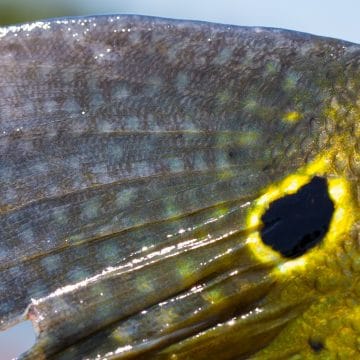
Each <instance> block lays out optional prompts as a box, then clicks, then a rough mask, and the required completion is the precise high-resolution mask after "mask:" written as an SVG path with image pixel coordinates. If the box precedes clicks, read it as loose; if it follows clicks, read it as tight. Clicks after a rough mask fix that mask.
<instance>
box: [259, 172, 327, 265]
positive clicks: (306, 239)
mask: <svg viewBox="0 0 360 360" xmlns="http://www.w3.org/2000/svg"><path fill="white" fill-rule="evenodd" d="M333 213H334V204H333V202H332V200H331V199H330V197H329V194H328V186H327V181H326V179H324V178H322V177H318V176H315V177H313V178H312V180H311V181H310V182H309V183H308V184H306V185H304V186H303V187H301V188H300V189H299V190H298V191H297V192H296V193H295V194H291V195H287V196H284V197H282V198H280V199H278V200H275V201H273V202H272V203H270V206H269V208H268V210H267V211H266V212H265V213H264V214H263V216H262V217H261V221H262V223H263V224H264V227H263V228H262V230H261V239H262V241H263V242H264V243H265V244H266V245H268V246H271V248H272V249H273V250H275V251H278V252H280V253H281V254H282V255H283V256H284V257H287V258H295V257H298V256H301V255H302V254H304V253H305V252H306V251H307V250H309V249H311V248H312V247H314V246H315V245H316V244H318V243H319V242H320V241H321V240H322V239H323V238H324V236H325V235H326V233H327V231H328V229H329V225H330V221H331V218H332V215H333Z"/></svg>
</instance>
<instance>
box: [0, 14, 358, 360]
mask: <svg viewBox="0 0 360 360" xmlns="http://www.w3.org/2000/svg"><path fill="white" fill-rule="evenodd" d="M359 61H360V47H359V46H358V45H355V44H350V43H347V42H344V41H340V40H335V39H328V38H321V37H316V36H312V35H308V34H301V33H296V32H291V31H286V30H277V29H266V28H245V27H237V26H227V25H217V24H210V23H201V22H191V21H175V20H167V19H158V18H149V17H142V16H125V15H121V16H99V17H92V18H75V19H60V20H51V21H44V22H39V23H34V24H25V25H21V26H16V27H10V28H3V29H0V260H1V262H0V284H1V286H0V321H1V324H2V327H3V328H6V327H7V326H9V325H10V324H11V323H13V322H15V321H17V320H19V319H21V318H22V317H23V316H24V315H23V314H24V312H25V316H26V317H28V318H30V319H32V320H33V322H34V325H35V327H36V329H37V330H38V331H39V336H38V341H37V344H36V345H35V346H34V348H33V349H31V350H30V351H29V352H28V353H26V354H24V355H23V359H85V358H86V359H88V358H89V359H93V358H97V356H98V355H99V356H100V358H106V359H123V358H131V357H137V358H142V357H143V358H145V359H192V360H197V359H243V358H244V359H247V358H254V359H289V358H292V359H311V358H314V359H315V358H316V359H318V358H321V359H338V358H340V359H342V358H344V359H348V358H356V356H358V355H359V353H360V349H359V337H360V328H359V323H360V307H359V302H360V290H359V287H360V285H359V284H360V283H359V280H360V276H359V274H360V256H359V254H360V250H359V240H358V215H357V213H358V211H357V210H358V201H357V199H358V192H357V189H358V176H359V173H360V166H359V164H360V162H359V155H360V152H359V145H358V141H357V140H358V135H359V129H358V119H359V117H358V114H359V111H358V106H359V94H360V91H359V87H360V71H359ZM319 156H323V157H324V158H326V164H327V165H326V169H325V168H324V169H322V170H321V171H320V170H314V171H312V170H311V171H310V170H306V169H308V167H309V166H310V165H311V164H312V163H316V162H317V161H318V160H317V159H318V157H319ZM302 172H303V173H306V174H307V176H312V175H321V176H324V177H326V178H328V179H336V178H339V179H342V180H343V181H344V183H346V186H347V187H346V189H347V190H346V193H347V196H348V198H349V199H351V201H350V202H349V203H348V204H347V205H346V206H345V205H344V204H342V203H341V201H340V200H339V204H340V205H337V203H336V206H339V207H341V206H343V208H344V212H345V213H346V214H345V215H346V216H345V215H344V216H345V217H346V218H347V219H348V220H347V222H346V224H347V225H346V226H345V225H344V231H343V232H342V233H341V234H340V235H341V236H340V235H339V236H338V235H337V234H338V233H336V236H332V235H331V234H330V235H329V239H331V244H332V245H331V246H330V245H329V246H327V244H326V241H327V240H326V238H325V239H324V244H322V245H321V246H320V245H319V247H318V249H317V250H315V251H314V252H312V251H309V253H307V254H305V255H304V256H305V257H306V258H304V259H305V260H306V264H307V265H306V266H305V268H301V269H298V270H296V271H295V272H290V271H289V272H288V273H286V272H285V275H284V273H282V274H281V275H279V272H278V269H279V267H281V266H282V265H284V264H285V265H286V264H287V262H288V259H284V258H281V257H280V258H276V259H271V260H267V258H265V260H264V258H259V257H258V256H257V254H256V246H255V248H254V247H251V246H249V241H248V240H249V237H250V236H251V235H252V234H254V233H257V232H258V231H259V229H260V227H261V224H259V226H255V227H249V220H248V219H249V216H250V215H251V212H252V211H253V209H256V206H257V205H256V204H257V202H256V201H257V199H259V198H260V197H261V196H262V195H263V194H266V193H267V189H268V188H269V187H271V186H277V185H276V184H280V183H281V182H282V181H283V180H284V179H286V178H287V177H288V176H291V174H301V173H302ZM329 181H330V180H329ZM274 184H275V185H274ZM279 186H280V185H279ZM341 221H342V220H341ZM344 221H345V220H344ZM333 234H335V232H333ZM329 241H330V240H329ZM334 244H335V245H336V246H333V245H334ZM259 246H260V245H259ZM269 259H270V258H269Z"/></svg>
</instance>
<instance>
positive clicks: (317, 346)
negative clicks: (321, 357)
mask: <svg viewBox="0 0 360 360" xmlns="http://www.w3.org/2000/svg"><path fill="white" fill-rule="evenodd" d="M308 343H309V345H310V347H311V349H313V350H314V352H320V351H321V350H323V349H324V344H323V343H322V342H321V341H318V340H314V339H309V340H308Z"/></svg>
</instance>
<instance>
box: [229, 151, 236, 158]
mask: <svg viewBox="0 0 360 360" xmlns="http://www.w3.org/2000/svg"><path fill="white" fill-rule="evenodd" d="M234 155H235V154H234V152H233V151H231V150H230V151H229V157H230V158H233V157H234Z"/></svg>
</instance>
